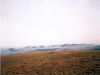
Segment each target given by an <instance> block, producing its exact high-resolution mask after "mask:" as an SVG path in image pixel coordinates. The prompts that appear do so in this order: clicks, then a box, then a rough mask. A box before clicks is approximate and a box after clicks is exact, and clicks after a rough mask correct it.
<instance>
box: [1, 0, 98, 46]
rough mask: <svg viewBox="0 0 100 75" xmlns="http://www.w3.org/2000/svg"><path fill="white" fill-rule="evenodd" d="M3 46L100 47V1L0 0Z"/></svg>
mask: <svg viewBox="0 0 100 75" xmlns="http://www.w3.org/2000/svg"><path fill="white" fill-rule="evenodd" d="M0 3H1V7H0V10H1V13H0V19H1V22H2V23H1V25H0V28H1V30H0V32H1V34H0V40H1V44H0V47H22V46H34V45H50V44H64V43H91V44H100V0H0Z"/></svg>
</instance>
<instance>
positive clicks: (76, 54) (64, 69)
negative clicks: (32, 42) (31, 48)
mask: <svg viewBox="0 0 100 75" xmlns="http://www.w3.org/2000/svg"><path fill="white" fill-rule="evenodd" d="M1 60H2V61H1V75H100V51H92V50H91V51H89V50H83V51H55V52H33V53H27V54H25V53H24V54H14V55H6V56H1Z"/></svg>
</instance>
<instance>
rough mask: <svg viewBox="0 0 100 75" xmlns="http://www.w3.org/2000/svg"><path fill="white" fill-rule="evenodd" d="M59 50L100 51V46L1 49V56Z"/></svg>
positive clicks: (69, 45) (75, 45) (72, 45)
mask: <svg viewBox="0 0 100 75" xmlns="http://www.w3.org/2000/svg"><path fill="white" fill-rule="evenodd" d="M57 50H100V45H95V44H62V45H48V46H28V47H23V48H19V49H14V48H9V49H1V54H15V53H27V52H36V51H43V52H44V51H57Z"/></svg>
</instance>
